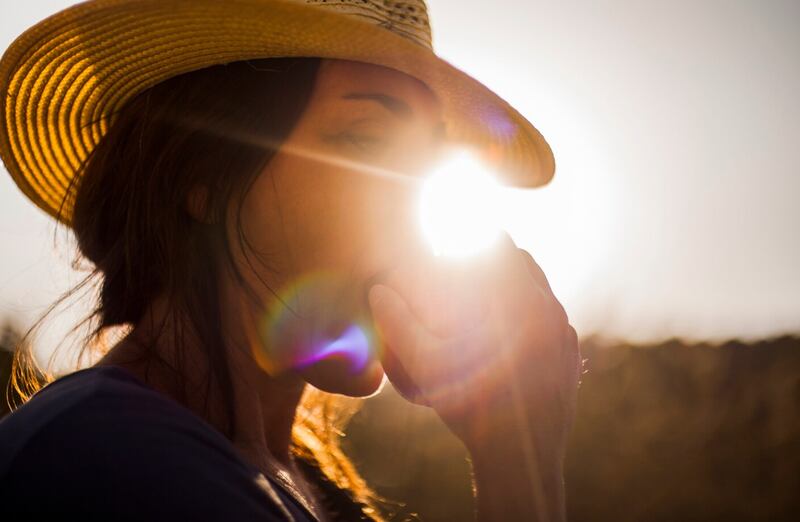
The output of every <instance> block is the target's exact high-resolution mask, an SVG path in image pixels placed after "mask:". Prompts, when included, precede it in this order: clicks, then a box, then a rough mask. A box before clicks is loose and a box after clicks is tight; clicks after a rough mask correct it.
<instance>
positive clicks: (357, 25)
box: [0, 0, 554, 224]
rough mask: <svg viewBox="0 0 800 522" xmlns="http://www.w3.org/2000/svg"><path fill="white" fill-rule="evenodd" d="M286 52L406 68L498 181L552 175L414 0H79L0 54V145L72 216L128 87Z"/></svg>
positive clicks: (525, 134)
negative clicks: (436, 41) (441, 54)
mask: <svg viewBox="0 0 800 522" xmlns="http://www.w3.org/2000/svg"><path fill="white" fill-rule="evenodd" d="M284 56H285V57H288V56H315V57H323V58H340V59H347V60H355V61H360V62H366V63H373V64H378V65H383V66H386V67H391V68H393V69H396V70H399V71H402V72H404V73H406V74H409V75H411V76H413V77H416V78H418V79H419V80H421V81H423V82H424V83H426V84H427V85H428V86H429V87H430V88H431V90H432V91H433V92H434V93H435V94H436V95H437V96H438V97H439V100H440V101H441V103H442V105H443V109H444V118H445V123H446V125H447V136H448V139H449V140H451V141H452V142H454V143H461V144H464V145H467V146H471V147H475V149H476V151H477V152H479V153H480V154H481V155H482V157H483V158H484V159H485V160H486V161H488V162H490V163H491V164H492V165H493V166H494V167H495V168H496V169H497V171H498V173H499V174H500V176H501V178H503V180H504V181H505V182H506V183H507V184H509V185H514V186H520V187H535V186H539V185H543V184H545V183H547V182H548V181H549V180H550V178H551V177H552V175H553V171H554V160H553V155H552V152H551V150H550V147H549V146H548V145H547V143H546V142H545V140H544V138H543V137H542V136H541V135H540V134H539V132H538V131H537V130H536V129H535V128H534V127H533V126H532V125H531V124H530V123H529V122H528V121H527V120H526V119H525V118H524V117H523V116H521V115H520V114H519V113H518V112H517V111H516V110H514V109H513V108H512V107H510V106H509V105H508V104H507V103H506V102H505V101H503V100H502V99H501V98H499V97H498V96H497V95H496V94H494V93H493V92H492V91H491V90H489V89H488V88H487V87H485V86H484V85H482V84H481V83H480V82H478V81H477V80H475V79H473V78H471V77H470V76H468V75H467V74H466V73H464V72H462V71H460V70H458V69H457V68H455V67H453V66H452V65H450V64H449V63H447V62H446V61H445V60H442V59H441V58H438V57H437V56H436V55H435V54H434V53H433V51H432V48H431V34H430V25H429V22H428V18H427V14H426V12H425V4H424V2H423V1H422V0H417V1H408V2H389V1H386V2H384V1H380V0H345V1H342V2H335V1H333V0H331V1H329V2H325V1H323V0H310V1H308V2H306V1H303V0H97V1H91V2H85V3H82V4H78V5H76V6H73V7H71V8H69V9H66V10H64V11H61V12H59V13H56V14H55V15H53V16H51V17H49V18H47V19H45V20H44V21H42V22H40V23H38V24H37V25H35V26H34V27H32V28H30V29H29V30H28V31H26V32H25V33H23V34H22V35H21V36H20V37H19V38H17V40H16V41H14V43H13V44H12V45H11V46H10V47H9V48H8V50H7V51H6V52H5V54H4V55H3V58H2V60H0V104H1V105H0V113H1V114H2V121H1V122H0V123H1V125H0V157H2V160H3V162H4V164H5V166H6V168H7V169H8V171H9V173H10V174H11V176H12V177H13V178H14V181H15V182H16V184H17V185H18V186H19V188H20V189H21V190H22V191H23V192H24V193H25V195H26V196H27V197H28V198H30V199H31V200H32V201H33V202H34V203H36V205H38V206H39V207H40V208H42V209H43V210H45V211H46V212H47V213H49V214H50V215H52V216H55V217H58V218H59V219H61V220H62V221H64V222H65V223H67V224H69V222H70V218H71V215H72V196H73V194H71V193H68V191H70V190H73V191H74V186H75V184H74V183H72V184H71V183H70V182H71V180H72V178H73V177H74V176H75V175H76V173H78V172H79V170H80V167H81V163H82V162H83V161H84V160H85V159H86V158H87V156H88V154H89V153H90V152H91V150H92V149H93V147H94V146H95V145H96V144H97V143H98V142H99V141H100V139H101V138H102V136H103V135H104V133H105V132H106V131H107V129H108V127H109V125H110V124H111V123H112V122H113V118H114V113H115V111H118V110H119V109H120V108H121V107H122V106H123V105H124V104H125V103H126V102H127V101H128V100H130V99H131V98H132V97H133V96H135V95H136V94H138V93H140V92H142V91H143V90H145V89H147V88H149V87H151V86H153V85H155V84H156V83H159V82H161V81H163V80H165V79H167V78H170V77H173V76H176V75H178V74H182V73H184V72H188V71H192V70H196V69H200V68H203V67H208V66H211V65H216V64H221V63H228V62H233V61H238V60H246V59H256V58H267V57H284ZM70 187H72V188H70ZM62 204H63V208H62Z"/></svg>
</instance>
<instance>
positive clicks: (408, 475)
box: [348, 337, 800, 522]
mask: <svg viewBox="0 0 800 522" xmlns="http://www.w3.org/2000/svg"><path fill="white" fill-rule="evenodd" d="M582 350H583V354H584V357H585V358H586V359H588V362H587V368H588V373H586V375H584V377H583V384H582V386H581V390H580V395H579V404H578V418H577V420H576V425H575V430H574V432H573V436H572V439H571V444H570V451H569V454H568V461H567V466H566V480H567V495H568V509H569V515H570V520H571V521H573V522H574V521H598V520H614V521H634V520H636V521H694V520H725V521H729V522H733V521H755V520H775V521H779V520H786V521H788V520H798V519H800V339H798V338H792V337H783V338H780V339H775V340H770V341H764V342H760V343H757V344H753V345H745V344H741V343H737V342H731V343H727V344H725V345H722V346H708V345H694V346H687V345H684V344H682V343H680V342H679V341H670V342H667V343H664V344H660V345H656V346H640V347H633V346H619V345H617V346H614V345H603V344H601V343H598V342H593V341H587V342H584V344H583V346H582ZM348 438H349V440H348V444H349V445H350V446H351V447H352V448H353V451H352V452H351V453H352V454H353V455H354V456H355V459H356V461H357V462H358V463H359V464H360V465H361V466H360V468H361V469H362V471H363V473H364V474H365V475H366V477H367V478H368V480H370V481H371V483H372V484H373V485H374V486H375V487H377V488H378V490H379V491H380V492H381V493H382V494H384V495H385V496H387V497H389V498H392V499H395V500H398V499H402V500H404V501H405V502H406V506H405V507H403V506H397V507H396V509H397V512H398V516H397V520H404V519H406V518H410V516H409V515H410V513H412V512H416V513H418V514H419V518H420V519H421V520H425V521H444V520H469V519H470V518H469V517H470V513H471V510H472V500H471V496H470V489H469V488H470V483H469V475H468V471H469V467H468V464H467V461H466V453H465V452H464V451H463V449H462V448H461V446H460V444H459V443H458V441H456V440H455V439H454V438H453V437H451V436H450V435H449V433H448V432H447V431H446V430H445V428H443V427H442V426H441V423H440V422H439V421H438V419H437V418H436V417H435V415H432V414H431V413H430V412H427V411H424V410H422V409H421V408H416V407H412V406H408V405H406V404H405V403H404V402H403V401H402V399H400V398H399V397H398V396H397V395H396V394H395V393H393V392H391V391H389V392H386V393H383V394H381V395H380V396H379V397H377V398H374V399H371V400H369V401H367V403H366V405H365V407H364V409H363V410H362V411H361V412H360V413H359V414H358V415H357V417H356V418H354V420H353V422H352V424H351V427H350V429H349V437H348ZM515 471H516V470H509V473H514V472H515Z"/></svg>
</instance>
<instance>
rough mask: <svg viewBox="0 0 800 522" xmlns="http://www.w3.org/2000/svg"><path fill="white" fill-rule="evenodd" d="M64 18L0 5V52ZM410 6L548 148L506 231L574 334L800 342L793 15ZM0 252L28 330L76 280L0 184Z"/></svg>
mask: <svg viewBox="0 0 800 522" xmlns="http://www.w3.org/2000/svg"><path fill="white" fill-rule="evenodd" d="M72 3H73V2H69V1H56V0H46V1H45V0H36V1H35V2H13V3H11V2H5V1H4V2H3V9H2V11H3V15H2V17H0V48H2V49H5V48H6V47H7V46H8V45H9V44H10V43H11V41H12V40H13V38H14V37H15V36H16V35H18V34H20V33H21V32H22V31H24V30H25V29H26V28H27V27H29V26H30V25H32V24H34V23H35V22H36V21H38V20H40V19H42V18H44V17H45V16H47V15H49V14H51V13H54V12H55V11H57V10H59V9H61V8H63V7H66V6H68V5H70V4H72ZM428 3H429V7H430V12H431V20H432V25H433V36H434V46H435V48H436V50H437V52H438V54H439V55H440V56H442V57H444V58H445V59H447V60H449V61H450V62H451V63H453V64H455V65H456V66H458V67H460V68H462V69H464V70H465V71H467V72H469V73H470V74H472V75H473V76H475V77H476V78H478V79H479V80H480V81H482V82H483V83H485V84H486V85H488V86H489V87H491V88H492V89H493V90H495V91H496V92H497V93H498V94H500V95H501V96H503V97H504V98H505V99H507V100H508V101H509V102H510V103H511V104H512V105H514V106H515V107H517V108H518V109H519V110H520V111H521V112H522V113H523V114H524V115H525V116H527V117H528V118H529V119H530V120H531V121H532V122H533V123H534V125H536V126H537V127H538V128H539V129H540V130H541V131H542V133H543V134H544V135H545V137H546V138H547V139H548V141H549V142H550V143H551V145H552V147H553V149H554V151H555V154H556V162H557V171H556V178H555V180H554V181H553V182H552V184H551V185H550V186H548V187H547V188H545V189H541V190H537V191H520V192H518V193H515V194H513V195H511V196H510V197H511V200H512V204H510V205H509V209H510V212H509V214H510V217H509V222H508V227H509V230H510V232H511V233H512V236H513V237H514V238H515V240H516V241H517V243H518V244H519V245H520V246H522V247H524V248H526V249H527V250H529V251H530V252H531V253H532V254H533V255H534V257H536V258H537V260H538V261H539V262H540V264H541V265H542V267H543V268H544V269H545V272H546V273H547V274H548V276H549V277H550V280H551V283H552V285H553V287H554V289H555V291H556V293H557V295H558V296H560V298H561V299H562V301H563V302H564V304H565V306H566V308H567V311H568V312H569V314H570V317H571V319H572V322H573V324H575V325H576V328H577V329H578V331H579V332H580V333H581V334H583V335H589V334H592V333H600V334H603V335H605V336H610V337H624V338H627V339H631V340H634V341H655V340H658V339H662V338H664V337H668V336H682V337H685V338H690V339H711V340H721V339H725V338H730V337H744V338H747V339H756V338H761V337H764V336H771V335H777V334H780V333H785V332H800V205H798V203H800V168H799V167H798V161H797V160H798V154H797V151H798V150H800V96H798V93H800V31H798V30H797V23H798V21H800V2H796V1H790V0H787V1H779V0H769V1H764V0H750V1H736V0H705V1H703V2H697V1H689V0H674V1H671V2H656V1H644V0H616V1H606V2H590V1H581V2H574V1H561V2H549V1H548V2H545V1H533V0H493V1H492V2H487V1H478V0H461V1H455V0H429V2H428ZM0 170H2V167H0ZM0 244H2V254H1V255H0V321H1V320H2V318H3V316H10V317H12V318H16V319H17V320H19V321H20V322H21V323H23V324H28V323H29V322H30V321H31V320H32V319H34V318H35V317H36V316H37V315H38V314H39V313H40V312H42V311H43V310H44V308H45V307H46V305H47V304H49V302H51V301H52V300H54V299H55V298H56V297H57V296H58V295H59V294H60V293H61V292H62V291H63V290H65V289H66V288H68V287H69V285H70V284H72V283H75V282H76V281H77V280H78V279H79V274H76V273H73V272H71V271H70V269H69V261H70V257H71V252H70V251H69V250H68V249H67V248H65V247H66V244H65V243H64V241H63V238H62V240H61V241H60V245H61V247H60V248H59V249H54V247H53V227H52V222H51V221H50V220H49V219H48V218H47V217H46V216H45V215H44V214H43V213H42V212H41V211H39V210H38V209H36V208H35V207H34V206H33V205H32V204H29V203H28V202H27V200H25V198H24V197H23V196H22V195H21V193H20V192H19V191H18V190H17V189H16V187H15V186H14V185H13V183H12V182H11V180H10V178H9V177H8V176H7V175H5V173H3V175H0ZM80 310H81V309H80V308H77V309H75V310H74V311H73V312H72V314H71V315H70V317H69V319H70V320H74V319H77V318H78V317H79V316H80ZM56 330H57V329H56ZM50 335H51V336H55V337H58V335H59V334H58V333H57V332H56V333H51V334H50Z"/></svg>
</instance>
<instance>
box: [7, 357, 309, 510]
mask: <svg viewBox="0 0 800 522" xmlns="http://www.w3.org/2000/svg"><path fill="white" fill-rule="evenodd" d="M284 504H285V503H284V502H283V501H282V500H281V498H280V495H279V494H278V493H277V492H276V491H275V488H273V487H272V486H271V484H269V483H268V482H267V481H266V479H264V478H263V475H262V476H259V475H258V474H257V473H256V472H255V471H254V470H253V469H252V468H250V467H249V466H247V465H246V464H245V463H244V461H243V460H242V459H240V458H239V457H238V455H237V454H236V453H235V450H234V449H233V446H232V445H231V444H230V443H229V442H228V441H227V439H226V438H225V437H223V436H222V434H220V433H219V432H217V431H216V430H214V429H213V428H211V427H210V425H208V424H206V423H205V421H204V420H203V419H201V418H200V417H197V416H195V415H194V414H193V413H191V412H190V411H189V410H188V409H185V408H184V407H183V406H181V405H180V404H178V403H177V402H175V401H173V400H172V399H170V398H169V397H167V396H165V395H162V394H161V393H159V392H157V391H155V390H153V389H151V388H149V387H147V386H146V385H144V384H143V383H142V382H141V381H139V380H138V379H137V378H136V377H134V376H133V375H132V374H130V373H128V372H127V371H126V370H124V369H122V368H119V367H112V366H109V367H93V368H88V369H85V370H80V371H78V372H75V373H72V374H70V375H68V376H65V377H62V378H61V379H58V380H56V381H54V382H53V383H51V384H50V385H48V386H46V387H45V388H43V389H42V390H40V391H39V392H38V393H37V394H36V395H35V396H34V397H33V398H31V400H29V401H28V402H27V403H25V404H24V405H22V406H21V407H20V408H18V409H17V410H16V411H15V412H14V413H12V414H10V415H9V416H7V417H6V418H4V419H3V420H2V421H0V505H2V506H3V509H4V510H8V509H11V510H12V511H15V512H17V513H18V514H28V515H49V514H57V513H62V514H63V513H69V514H74V515H80V516H81V517H82V519H84V520H85V519H94V518H97V519H110V518H122V519H134V520H135V519H148V520H162V519H164V520H165V519H167V518H173V519H188V518H191V519H193V520H219V519H229V518H230V519H237V520H250V519H253V520H256V519H262V520H286V519H287V517H286V509H287V508H286V506H285V505H284ZM290 511H293V510H290ZM123 514H124V515H123ZM295 519H296V520H305V519H304V518H302V515H300V516H299V517H298V516H295Z"/></svg>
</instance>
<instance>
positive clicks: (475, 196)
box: [419, 151, 502, 257]
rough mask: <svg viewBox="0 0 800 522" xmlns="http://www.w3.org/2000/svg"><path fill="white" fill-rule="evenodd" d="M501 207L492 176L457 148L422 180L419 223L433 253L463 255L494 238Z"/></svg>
mask: <svg viewBox="0 0 800 522" xmlns="http://www.w3.org/2000/svg"><path fill="white" fill-rule="evenodd" d="M501 208H502V205H501V198H500V186H499V184H498V183H497V182H496V180H495V178H494V176H492V174H491V173H490V172H489V170H487V169H486V168H485V167H484V166H483V165H482V164H481V163H480V162H479V161H477V160H476V159H475V158H474V157H473V156H472V155H470V154H469V153H468V152H464V151H460V152H458V153H454V154H453V155H452V156H451V157H449V158H448V159H447V160H446V161H445V162H443V163H442V164H441V165H439V167H437V168H436V169H434V170H433V172H431V174H430V175H429V177H428V178H427V179H426V180H425V182H424V184H423V187H422V190H421V193H420V209H419V210H420V211H419V217H420V224H421V226H422V232H423V234H424V236H425V238H426V240H427V241H428V243H429V244H430V245H431V247H432V248H433V251H434V254H435V255H437V256H446V257H465V256H469V255H471V254H474V253H477V252H478V251H480V250H483V249H485V248H487V247H489V246H490V245H491V244H492V243H493V242H494V241H495V240H496V239H497V237H498V234H499V232H500V221H499V216H500V214H501V212H500V210H501Z"/></svg>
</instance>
